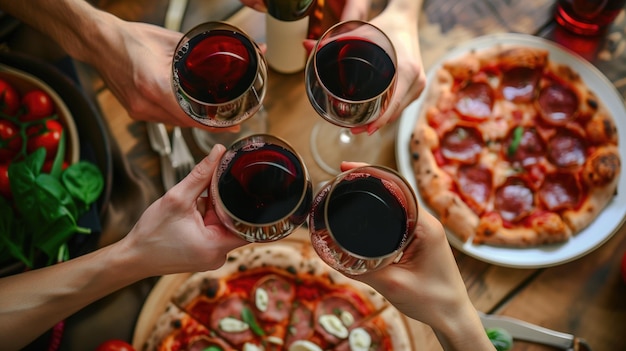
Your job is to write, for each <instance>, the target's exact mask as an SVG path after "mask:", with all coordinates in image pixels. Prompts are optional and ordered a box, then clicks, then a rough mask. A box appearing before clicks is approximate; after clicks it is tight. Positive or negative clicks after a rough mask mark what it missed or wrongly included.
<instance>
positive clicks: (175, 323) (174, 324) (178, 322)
mask: <svg viewBox="0 0 626 351" xmlns="http://www.w3.org/2000/svg"><path fill="white" fill-rule="evenodd" d="M182 326H183V322H182V321H181V320H180V319H178V318H176V319H174V320H173V321H172V327H173V328H174V329H180V328H182Z"/></svg>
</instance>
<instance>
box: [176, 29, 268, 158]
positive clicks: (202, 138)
mask: <svg viewBox="0 0 626 351" xmlns="http://www.w3.org/2000/svg"><path fill="white" fill-rule="evenodd" d="M172 76H173V80H172V87H173V89H174V93H175V95H176V97H177V100H178V103H179V105H180V106H181V108H182V109H183V110H184V111H185V112H186V113H187V114H188V115H189V116H190V117H191V118H193V119H194V120H196V121H198V122H200V123H202V124H204V125H207V126H210V127H216V128H227V127H232V126H234V125H240V124H241V129H240V132H239V133H211V132H208V131H205V130H200V129H195V130H194V131H193V135H194V138H195V140H196V142H197V144H198V146H200V147H201V148H202V149H203V151H205V152H209V151H210V148H211V147H212V146H213V145H215V144H216V143H220V144H224V145H229V144H230V142H233V141H234V140H236V139H238V138H240V137H242V136H244V135H248V134H252V133H257V132H264V131H265V130H266V129H267V125H266V118H264V117H265V116H262V117H263V118H262V119H260V121H258V122H255V123H252V122H251V121H250V122H251V123H248V121H247V120H248V119H249V118H250V117H252V116H253V115H254V114H255V113H256V112H257V111H259V110H260V109H261V106H262V102H263V99H264V97H265V92H266V88H267V63H266V62H265V58H264V56H263V54H262V52H261V50H260V48H259V46H258V45H257V44H256V43H255V42H254V40H252V39H251V38H250V37H249V36H248V35H247V34H246V33H245V32H244V31H243V30H241V29H239V28H237V27H235V26H233V25H231V24H228V23H225V22H219V21H212V22H206V23H202V24H200V25H198V26H196V27H194V28H192V29H191V30H189V31H188V32H187V33H185V34H184V35H183V37H182V38H181V40H180V41H179V43H178V45H177V46H176V51H175V54H174V58H173V61H172Z"/></svg>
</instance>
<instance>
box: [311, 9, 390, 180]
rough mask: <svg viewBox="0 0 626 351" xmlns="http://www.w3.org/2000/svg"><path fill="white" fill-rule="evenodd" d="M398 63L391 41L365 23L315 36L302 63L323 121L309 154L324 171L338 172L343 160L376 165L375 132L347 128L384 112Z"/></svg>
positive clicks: (340, 25) (337, 27)
mask: <svg viewBox="0 0 626 351" xmlns="http://www.w3.org/2000/svg"><path fill="white" fill-rule="evenodd" d="M396 65H397V58H396V53H395V49H394V47H393V44H392V42H391V40H390V39H389V38H388V37H387V35H386V34H385V33H384V32H382V31H381V30H380V29H378V28H377V27H375V26H374V25H372V24H370V23H368V22H364V21H344V22H340V23H338V24H336V25H334V26H332V27H331V28H329V29H328V30H327V31H326V32H325V33H324V34H323V35H322V36H321V37H320V39H318V41H317V43H316V44H315V46H314V47H313V50H312V51H311V54H310V55H309V58H308V60H307V63H306V66H305V87H306V92H307V96H308V98H309V101H310V103H311V106H312V107H313V109H314V110H315V111H316V112H317V113H318V114H319V115H320V116H321V117H322V118H323V119H324V120H325V121H321V122H318V123H317V124H316V125H315V126H314V127H313V131H312V133H311V153H312V154H313V158H314V159H315V161H316V162H317V164H318V165H319V166H320V167H321V168H322V169H324V170H325V171H326V172H328V173H330V174H335V175H336V174H338V173H339V172H340V169H339V167H340V164H341V161H344V160H353V161H361V162H365V163H370V164H372V163H376V156H377V154H378V152H377V150H378V149H379V148H380V143H381V140H380V139H381V138H380V135H379V133H374V134H373V135H366V134H353V133H352V132H351V130H350V128H354V127H360V126H364V125H367V124H370V123H372V122H373V121H375V120H376V119H378V118H379V117H380V116H382V115H383V113H384V112H385V111H386V110H387V107H388V106H389V102H390V100H391V98H392V96H393V93H394V91H395V86H396V80H397V73H396ZM323 122H330V123H323Z"/></svg>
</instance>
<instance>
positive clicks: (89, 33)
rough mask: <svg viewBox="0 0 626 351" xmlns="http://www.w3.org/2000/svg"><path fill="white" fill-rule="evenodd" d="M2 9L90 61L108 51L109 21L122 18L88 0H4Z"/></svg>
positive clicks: (2, 0) (76, 55)
mask: <svg viewBox="0 0 626 351" xmlns="http://www.w3.org/2000/svg"><path fill="white" fill-rule="evenodd" d="M0 9H2V11H4V12H7V13H9V14H10V15H12V16H14V17H15V18H17V19H19V20H20V21H22V22H24V23H26V24H28V25H29V26H31V27H33V28H35V29H37V30H38V31H40V32H41V33H43V34H45V35H47V36H48V37H50V38H51V39H52V40H54V41H55V42H56V43H58V44H59V45H60V46H61V47H62V48H63V49H64V50H65V51H66V52H67V53H68V54H69V55H70V56H72V57H74V58H76V59H78V60H80V61H86V62H89V61H90V60H91V58H92V57H96V56H97V55H100V54H103V53H104V50H106V43H108V42H110V40H111V38H110V35H111V34H110V33H107V31H106V30H105V28H107V27H108V26H107V25H106V22H108V21H115V20H118V19H117V18H115V17H114V16H113V15H110V14H108V13H106V12H104V11H100V10H98V9H96V8H94V7H93V6H91V5H90V4H89V3H88V2H87V1H85V0H28V1H14V0H0Z"/></svg>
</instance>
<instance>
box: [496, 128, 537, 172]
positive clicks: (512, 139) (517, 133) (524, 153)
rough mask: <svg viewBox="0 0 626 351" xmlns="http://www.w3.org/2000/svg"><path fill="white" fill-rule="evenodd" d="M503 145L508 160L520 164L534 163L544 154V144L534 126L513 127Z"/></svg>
mask: <svg viewBox="0 0 626 351" xmlns="http://www.w3.org/2000/svg"><path fill="white" fill-rule="evenodd" d="M518 128H519V129H518ZM504 147H505V149H504V151H505V153H506V156H507V158H508V160H509V161H511V162H513V163H519V164H521V165H522V166H530V165H534V164H536V163H537V162H539V160H540V159H541V158H542V157H543V156H544V155H545V145H544V143H543V140H542V139H541V137H540V136H539V134H538V133H537V130H535V128H524V127H521V126H518V127H516V128H513V129H512V130H511V132H510V133H509V135H508V136H507V139H506V141H505V143H504Z"/></svg>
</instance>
